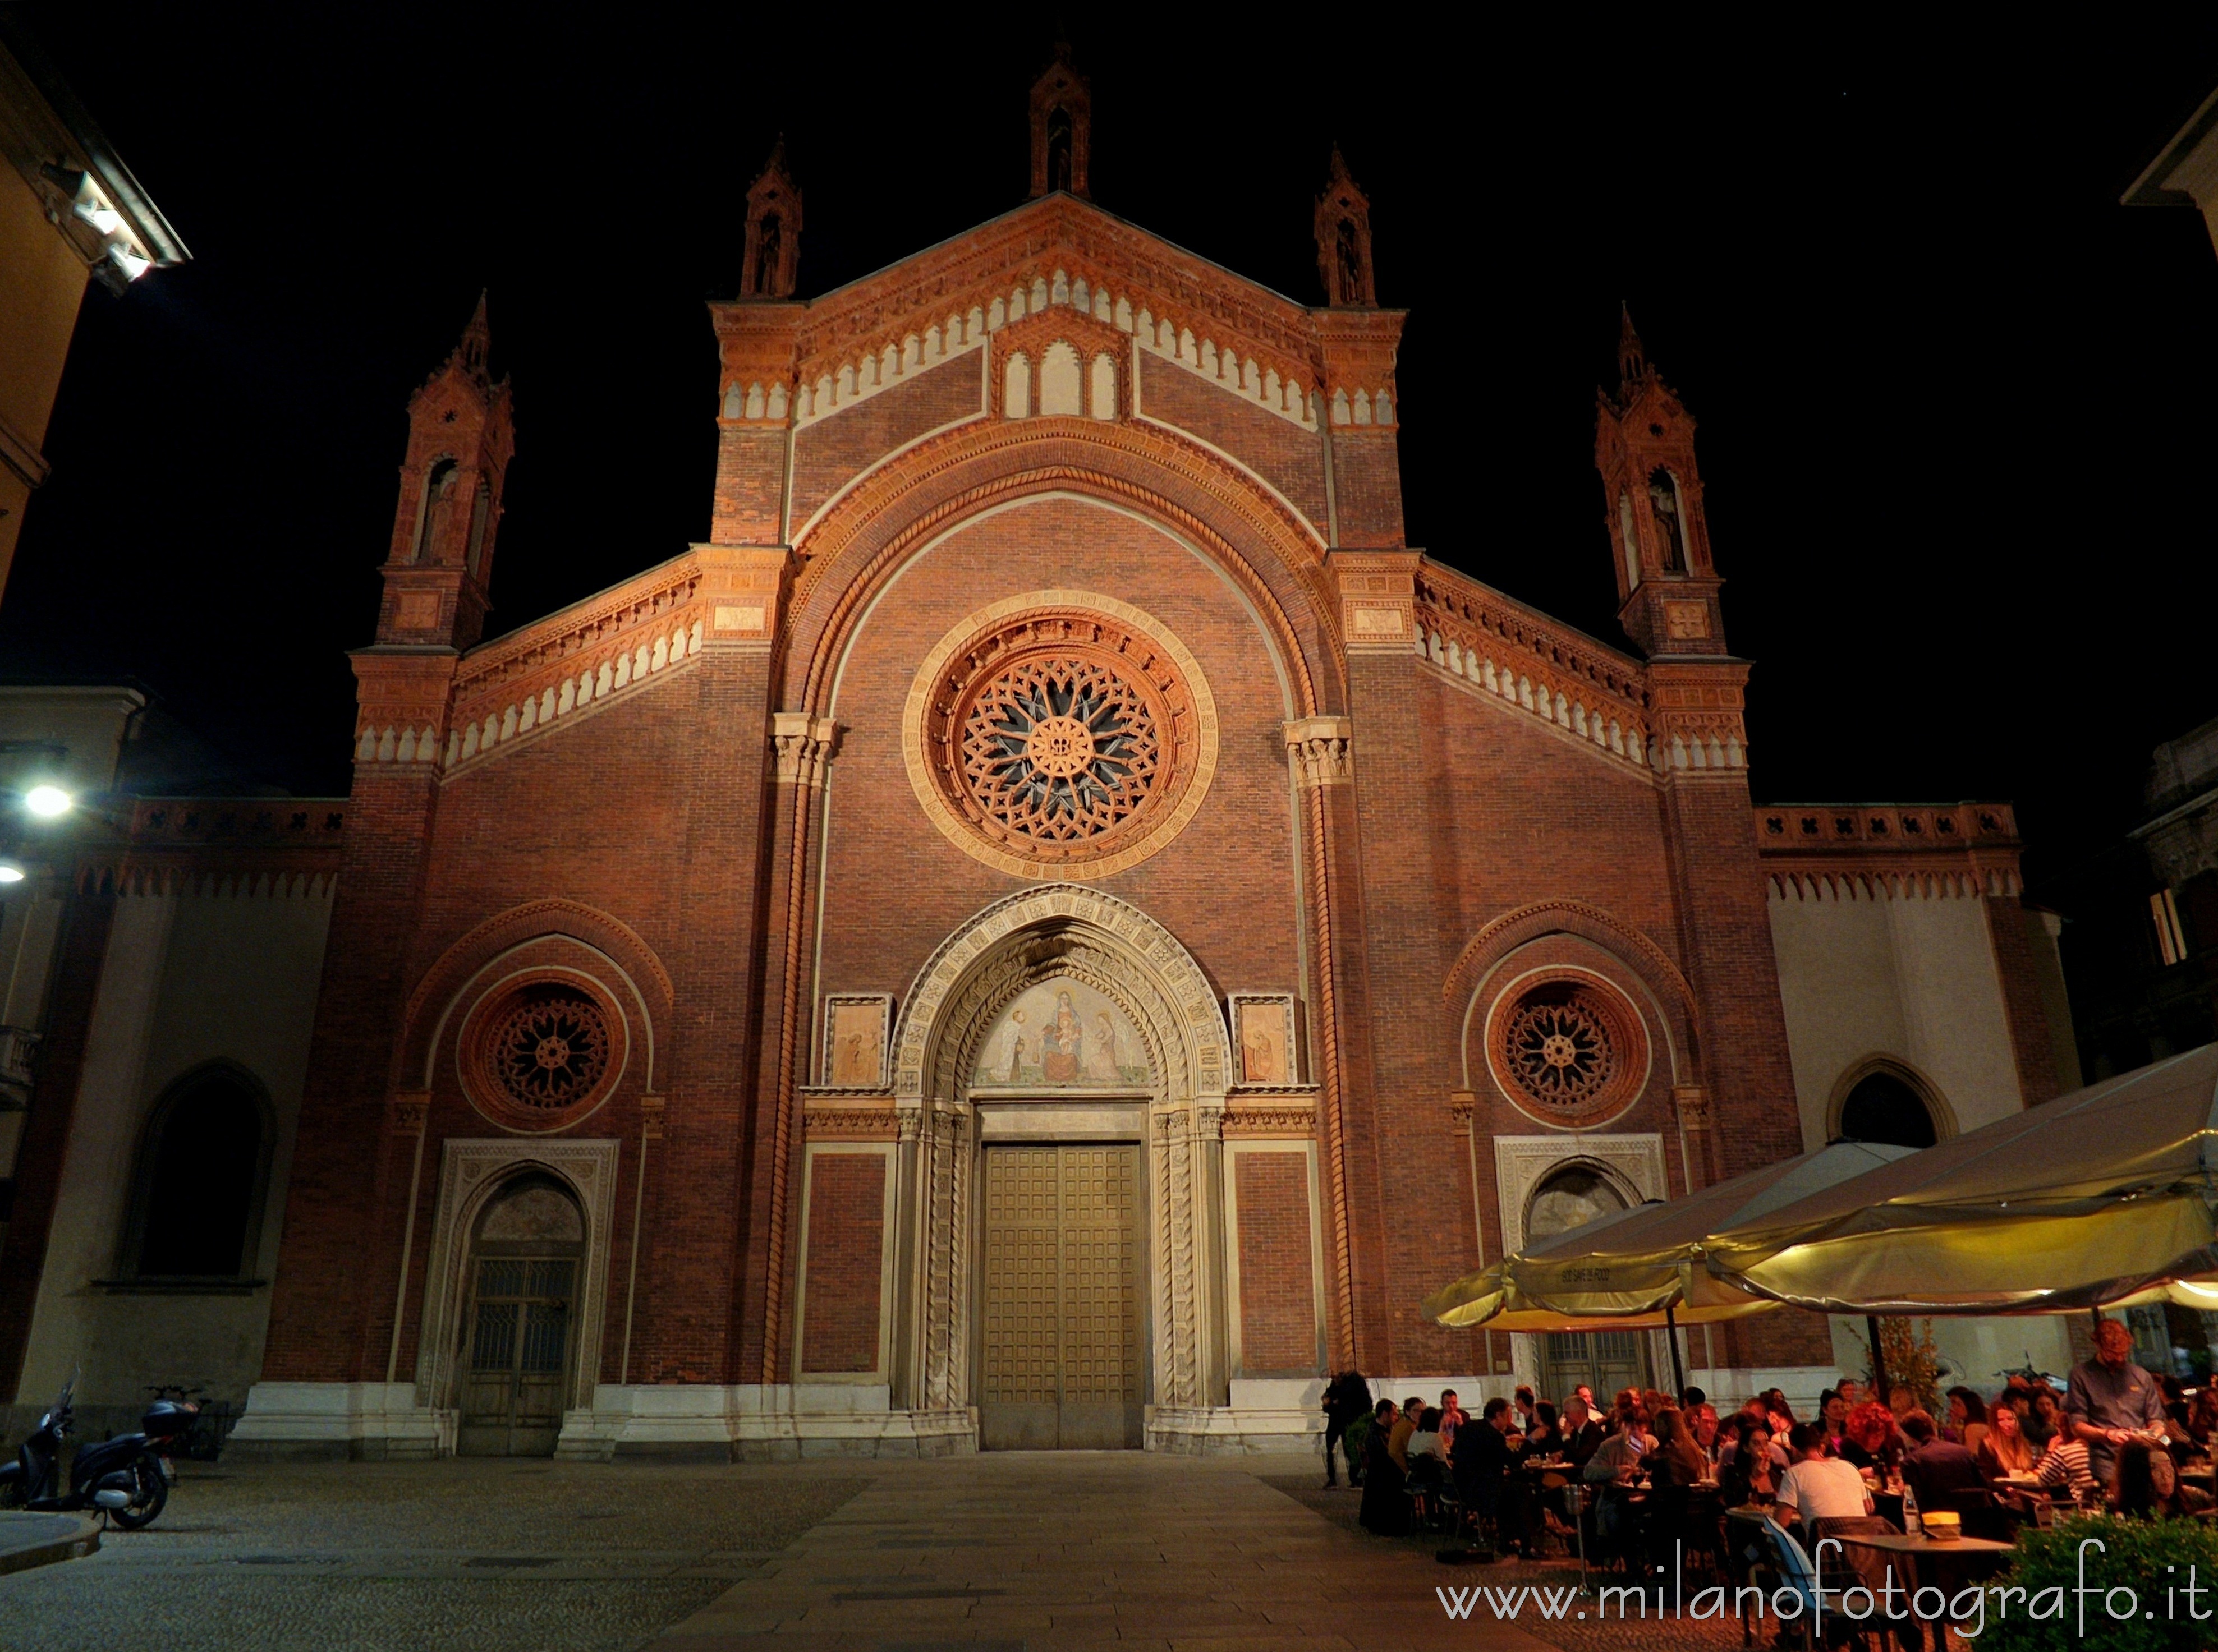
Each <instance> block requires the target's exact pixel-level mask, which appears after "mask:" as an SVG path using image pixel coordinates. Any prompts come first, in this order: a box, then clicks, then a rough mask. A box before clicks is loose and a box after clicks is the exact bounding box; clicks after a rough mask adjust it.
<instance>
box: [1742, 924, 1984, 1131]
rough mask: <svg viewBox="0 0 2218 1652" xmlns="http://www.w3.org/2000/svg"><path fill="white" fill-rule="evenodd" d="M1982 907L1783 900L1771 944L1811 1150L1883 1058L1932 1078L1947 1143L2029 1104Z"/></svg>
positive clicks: (1797, 1097) (1788, 1049) (1790, 1052)
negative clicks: (1831, 1113)
mask: <svg viewBox="0 0 2218 1652" xmlns="http://www.w3.org/2000/svg"><path fill="white" fill-rule="evenodd" d="M1985 906H1986V903H1985V901H1984V900H1983V899H1982V898H1980V897H1979V896H1977V895H1929V894H1916V893H1913V894H1903V895H1894V894H1880V895H1874V894H1869V893H1867V892H1866V891H1864V890H1863V889H1862V888H1857V887H1856V886H1854V885H1852V884H1849V883H1847V882H1846V881H1845V880H1841V881H1836V882H1832V883H1831V884H1830V885H1828V884H1816V885H1812V883H1810V882H1807V881H1806V882H1803V883H1802V885H1801V888H1800V892H1794V893H1787V894H1781V893H1780V892H1779V890H1778V888H1776V886H1775V887H1774V889H1773V892H1772V895H1771V938H1772V946H1773V949H1774V951H1775V954H1776V955H1777V957H1778V961H1779V992H1780V996H1781V999H1784V1000H1785V1003H1786V1008H1787V1051H1788V1055H1789V1056H1790V1058H1791V1059H1792V1061H1793V1062H1794V1091H1795V1098H1796V1100H1797V1102H1798V1103H1799V1104H1800V1109H1801V1113H1802V1140H1803V1144H1804V1146H1805V1147H1806V1148H1813V1149H1814V1148H1822V1147H1823V1146H1825V1141H1826V1135H1827V1129H1826V1126H1827V1122H1828V1121H1827V1110H1828V1109H1829V1108H1830V1107H1831V1104H1832V1103H1833V1100H1834V1098H1835V1092H1837V1089H1838V1087H1839V1086H1840V1084H1841V1081H1842V1080H1843V1078H1845V1077H1846V1076H1847V1075H1848V1073H1849V1072H1850V1071H1851V1070H1852V1069H1854V1068H1856V1067H1859V1066H1861V1065H1862V1064H1863V1063H1864V1062H1866V1061H1868V1060H1870V1059H1871V1058H1872V1057H1874V1056H1876V1055H1883V1056H1887V1057H1889V1058H1891V1059H1893V1060H1894V1061H1899V1062H1901V1063H1902V1064H1903V1065H1905V1066H1906V1067H1910V1068H1911V1070H1913V1071H1914V1072H1916V1073H1919V1074H1921V1075H1923V1076H1924V1078H1925V1079H1926V1080H1927V1081H1928V1082H1929V1083H1930V1086H1931V1087H1932V1089H1933V1091H1934V1093H1935V1095H1936V1098H1937V1099H1938V1100H1939V1101H1940V1102H1941V1104H1942V1107H1943V1108H1944V1109H1945V1111H1946V1113H1947V1115H1948V1117H1947V1118H1946V1120H1945V1121H1944V1122H1943V1123H1942V1131H1943V1133H1944V1134H1945V1133H1949V1132H1951V1131H1954V1132H1957V1133H1961V1132H1962V1131H1964V1130H1969V1129H1978V1128H1979V1126H1980V1125H1982V1124H1987V1123H1992V1122H1993V1121H1994V1120H1996V1119H1998V1118H2001V1117H2004V1116H2006V1115H2008V1114H2010V1113H2014V1112H2016V1111H2017V1110H2018V1108H2019V1107H2020V1106H2021V1105H2022V1104H2023V1103H2022V1101H2021V1098H2020V1092H2019V1089H2018V1077H2017V1058H2016V1056H2015V1055H2013V1054H2012V1051H2011V1048H2010V1024H2009V1022H2008V1020H2007V1018H2005V1015H2004V1009H2003V987H2002V978H2001V975H2000V974H1999V972H1998V968H1997V967H1996V963H1995V955H1994V946H1993V943H1992V940H1991V938H1990V937H1989V936H1988V933H1987V916H1986V910H1985Z"/></svg>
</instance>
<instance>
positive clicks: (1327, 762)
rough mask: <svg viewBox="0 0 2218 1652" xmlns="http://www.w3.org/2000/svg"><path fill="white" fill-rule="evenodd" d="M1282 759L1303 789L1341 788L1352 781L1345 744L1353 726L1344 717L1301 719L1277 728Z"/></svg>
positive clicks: (1352, 763)
mask: <svg viewBox="0 0 2218 1652" xmlns="http://www.w3.org/2000/svg"><path fill="white" fill-rule="evenodd" d="M1281 727H1283V728H1284V730H1285V733H1286V758H1287V761H1289V762H1290V763H1292V764H1293V765H1294V772H1295V773H1296V775H1298V777H1300V779H1301V783H1302V784H1303V785H1304V786H1344V785H1346V784H1347V783H1348V782H1350V781H1352V780H1354V778H1355V771H1354V766H1353V765H1354V756H1353V753H1352V752H1350V750H1349V743H1350V741H1351V740H1352V739H1354V733H1355V726H1354V723H1353V722H1351V721H1349V720H1348V718H1346V717H1302V718H1298V719H1297V720H1296V721H1292V722H1290V723H1286V724H1283V725H1281Z"/></svg>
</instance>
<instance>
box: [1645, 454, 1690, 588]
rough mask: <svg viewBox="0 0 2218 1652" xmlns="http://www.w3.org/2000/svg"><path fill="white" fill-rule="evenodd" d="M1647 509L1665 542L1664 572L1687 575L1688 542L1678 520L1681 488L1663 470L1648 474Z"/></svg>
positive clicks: (1661, 538)
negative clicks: (1652, 515)
mask: <svg viewBox="0 0 2218 1652" xmlns="http://www.w3.org/2000/svg"><path fill="white" fill-rule="evenodd" d="M1648 508H1649V509H1650V510H1652V511H1654V512H1655V514H1656V534H1657V538H1658V539H1660V540H1661V541H1663V572H1666V573H1684V572H1686V571H1687V538H1686V529H1685V527H1684V525H1683V524H1682V523H1681V522H1680V520H1679V484H1678V483H1677V482H1676V481H1674V480H1672V477H1671V473H1670V471H1668V470H1665V469H1663V468H1662V467H1660V466H1659V467H1657V469H1655V470H1654V471H1652V472H1651V473H1649V477H1648Z"/></svg>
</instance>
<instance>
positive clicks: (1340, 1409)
mask: <svg viewBox="0 0 2218 1652" xmlns="http://www.w3.org/2000/svg"><path fill="white" fill-rule="evenodd" d="M1323 1404H1324V1483H1325V1484H1326V1485H1328V1486H1336V1485H1338V1484H1339V1483H1340V1464H1339V1462H1338V1460H1337V1459H1338V1457H1339V1453H1340V1449H1341V1441H1342V1440H1343V1439H1345V1437H1346V1436H1347V1433H1348V1425H1349V1424H1350V1423H1352V1422H1354V1421H1355V1420H1357V1419H1358V1418H1360V1417H1361V1416H1363V1415H1364V1414H1366V1412H1368V1411H1369V1410H1370V1409H1371V1384H1370V1383H1366V1382H1365V1381H1364V1380H1363V1373H1362V1372H1361V1371H1359V1370H1344V1371H1342V1372H1341V1374H1340V1375H1339V1376H1337V1377H1334V1378H1333V1379H1332V1384H1331V1386H1330V1387H1329V1388H1327V1389H1325V1391H1324V1401H1323ZM1362 1477H1363V1476H1362V1475H1361V1473H1360V1471H1359V1465H1358V1463H1356V1461H1355V1458H1354V1455H1353V1454H1351V1455H1350V1456H1349V1457H1348V1483H1349V1484H1350V1485H1354V1484H1356V1483H1357V1482H1360V1480H1361V1479H1362Z"/></svg>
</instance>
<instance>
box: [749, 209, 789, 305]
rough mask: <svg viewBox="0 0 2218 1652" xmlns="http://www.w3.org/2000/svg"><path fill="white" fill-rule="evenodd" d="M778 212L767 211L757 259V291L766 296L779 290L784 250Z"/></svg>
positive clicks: (763, 221)
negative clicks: (779, 268) (780, 266)
mask: <svg viewBox="0 0 2218 1652" xmlns="http://www.w3.org/2000/svg"><path fill="white" fill-rule="evenodd" d="M783 239H784V237H783V235H782V233H781V232H780V230H779V226H778V214H777V213H765V214H764V216H763V220H762V243H761V249H760V254H759V257H757V259H756V261H755V291H756V292H757V293H759V294H764V295H765V296H767V295H769V294H773V293H775V292H777V291H778V255H779V254H780V253H781V252H782V251H784V247H783V245H782V242H783Z"/></svg>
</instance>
